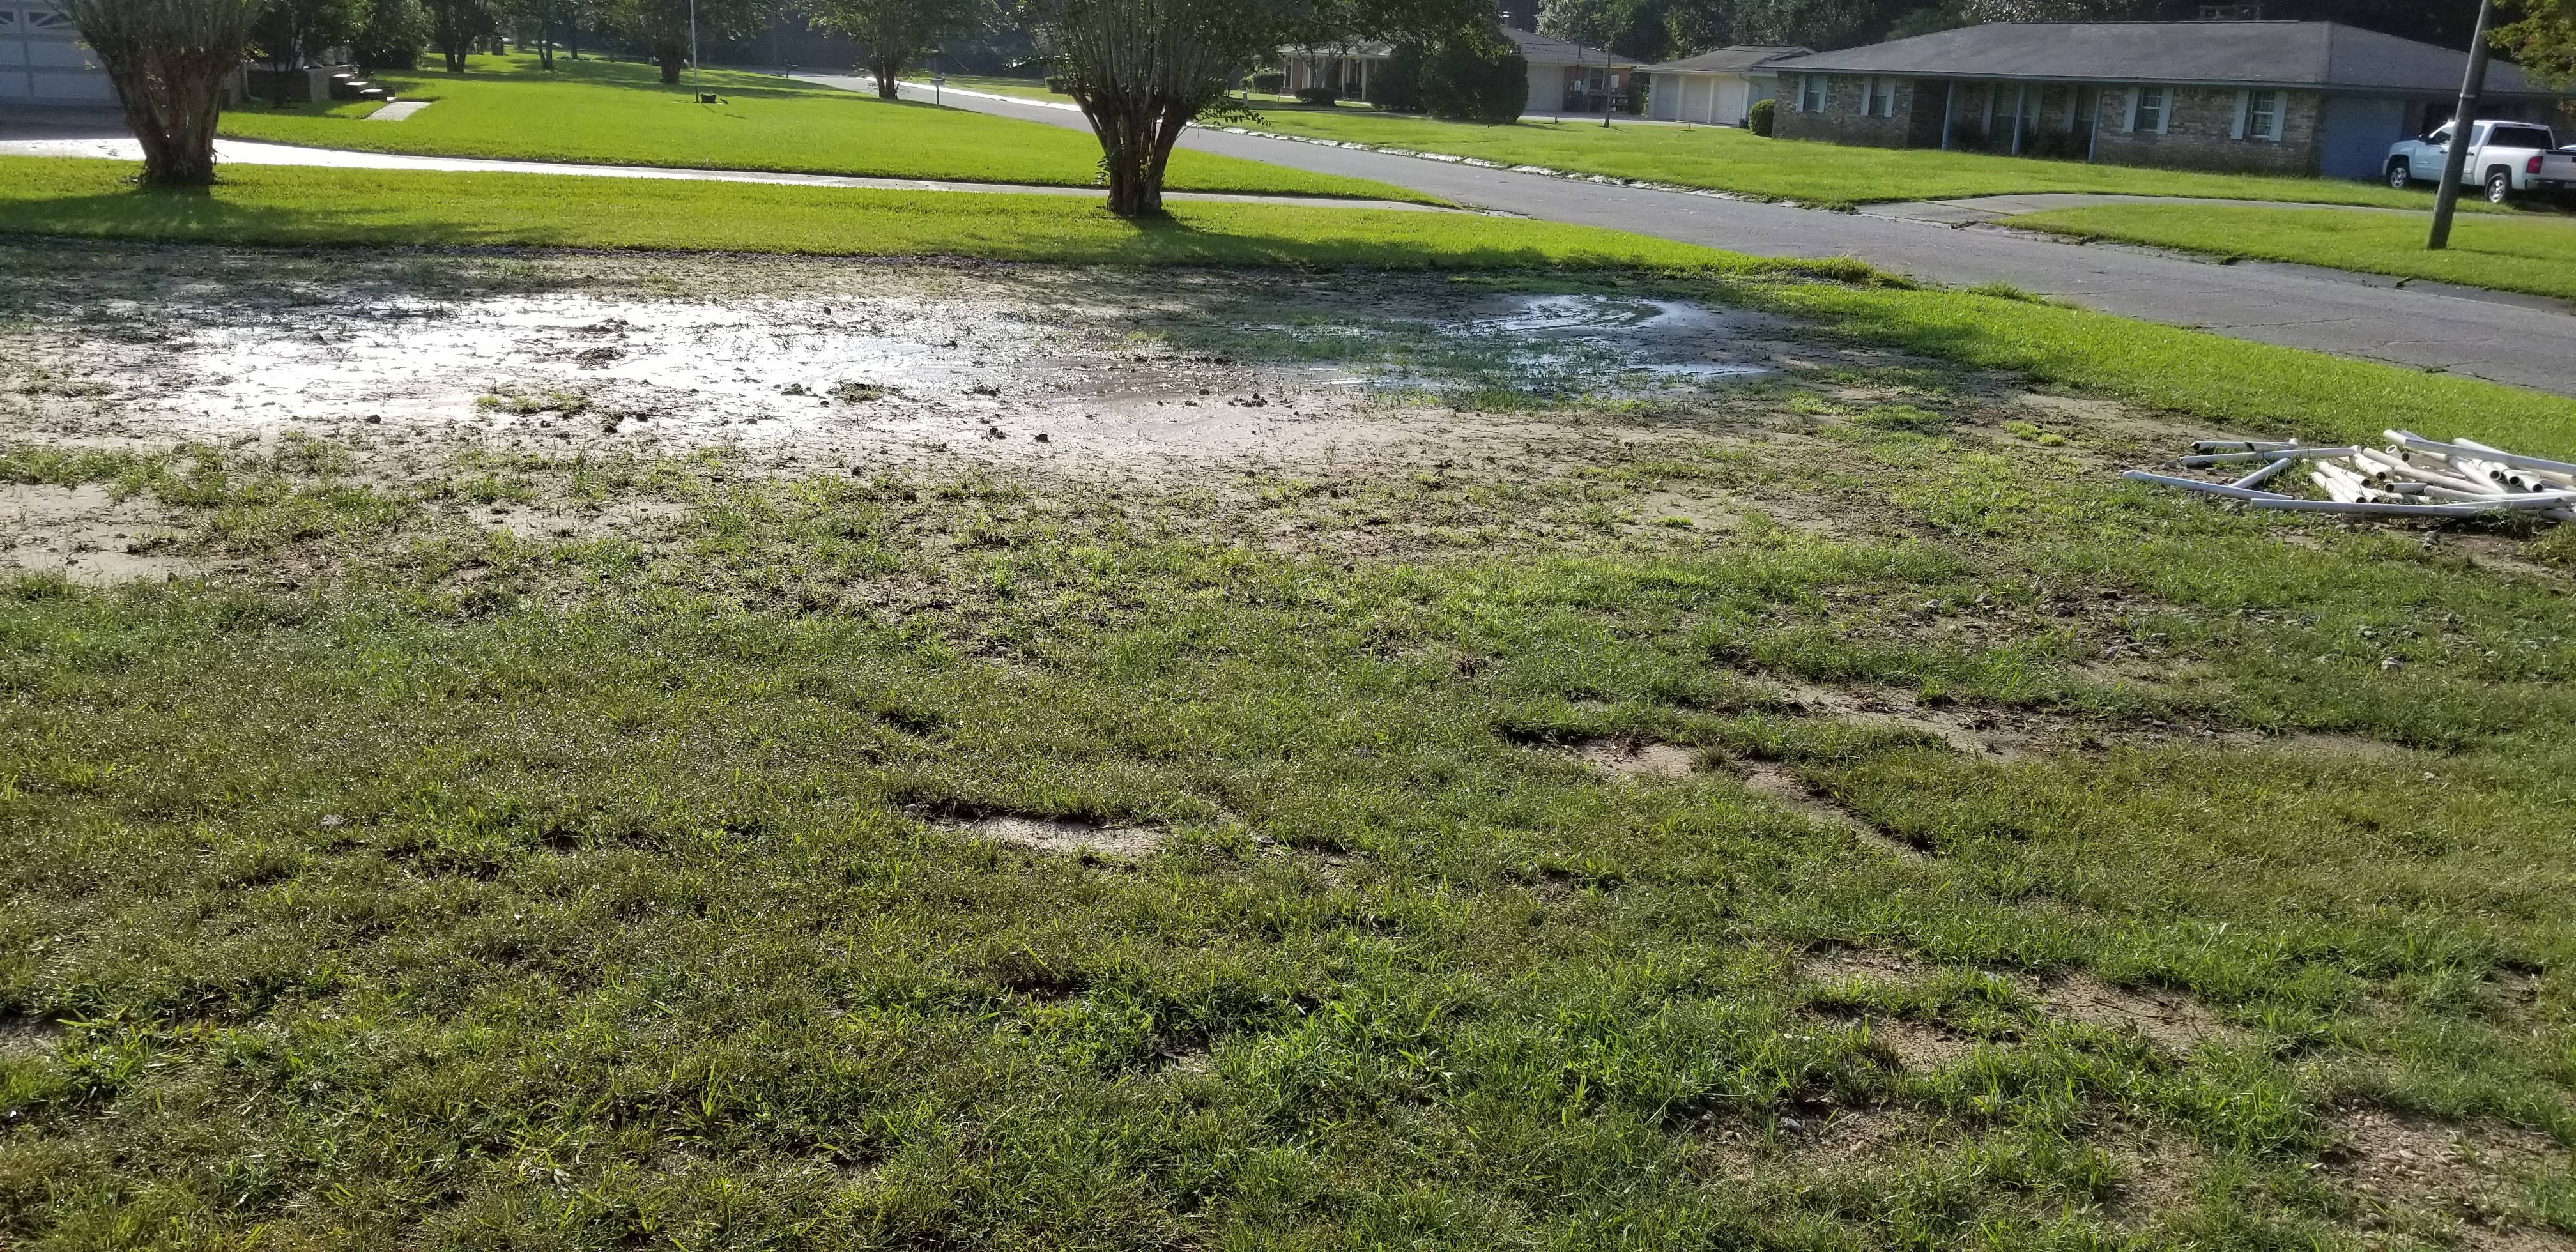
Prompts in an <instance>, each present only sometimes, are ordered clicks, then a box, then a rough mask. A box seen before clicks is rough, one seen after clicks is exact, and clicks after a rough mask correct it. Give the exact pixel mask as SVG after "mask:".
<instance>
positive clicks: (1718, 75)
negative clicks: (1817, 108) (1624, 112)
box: [1637, 44, 1815, 126]
mask: <svg viewBox="0 0 2576 1252" xmlns="http://www.w3.org/2000/svg"><path fill="white" fill-rule="evenodd" d="M1814 51H1815V49H1813V48H1787V47H1779V46H1775V45H1758V44H1739V45H1737V46H1735V47H1732V48H1720V49H1718V50H1717V51H1715V52H1703V53H1701V54H1699V55H1698V56H1695V57H1685V58H1683V59H1681V60H1679V61H1666V62H1664V63H1663V64H1661V65H1646V66H1640V67H1638V69H1637V76H1638V77H1640V78H1643V79H1645V80H1646V110H1647V115H1648V116H1650V117H1653V118H1654V119H1656V120H1657V121H1663V122H1705V123H1707V124H1708V125H1711V126H1742V125H1744V124H1745V122H1746V120H1747V119H1748V118H1749V117H1750V116H1751V114H1752V111H1753V102H1754V101H1756V100H1768V99H1770V98H1772V95H1773V94H1774V91H1775V90H1776V88H1777V86H1778V84H1779V75H1778V74H1777V73H1776V72H1775V71H1773V70H1771V69H1770V68H1768V67H1769V66H1770V65H1771V63H1772V62H1774V61H1781V60H1785V59H1787V58H1789V57H1795V56H1805V55H1808V54H1809V53H1812V52H1814Z"/></svg>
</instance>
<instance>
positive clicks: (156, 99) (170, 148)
mask: <svg viewBox="0 0 2576 1252" xmlns="http://www.w3.org/2000/svg"><path fill="white" fill-rule="evenodd" d="M225 77H226V73H215V74H212V75H208V76H204V77H203V81H186V80H184V79H182V78H181V76H179V75H171V74H167V73H166V71H165V73H164V74H152V73H149V72H138V71H137V70H136V69H135V68H133V67H128V69H127V70H126V72H124V73H118V74H113V75H111V81H112V82H113V83H114V84H115V87H116V96H117V102H118V103H119V104H120V105H121V106H122V107H123V109H124V111H125V124H126V126H127V128H129V129H131V130H132V131H133V132H134V138H135V140H136V142H138V143H140V144H141V145H142V147H143V185H144V186H146V187H172V188H205V187H211V186H213V185H214V182H215V120H216V119H217V118H218V117H220V116H222V113H223V103H224V81H223V80H224V78H225Z"/></svg>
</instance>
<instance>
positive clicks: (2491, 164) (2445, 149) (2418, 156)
mask: <svg viewBox="0 0 2576 1252" xmlns="http://www.w3.org/2000/svg"><path fill="white" fill-rule="evenodd" d="M2450 151H2451V127H2449V126H2447V125H2446V126H2444V127H2442V128H2441V129H2440V130H2437V131H2434V132H2433V133H2432V134H2429V135H2424V136H2420V137H2418V138H2414V139H2404V140H2399V141H2398V142H2396V143H2394V144H2391V145H2389V148H2388V185H2389V186H2391V187H2401V188H2402V187H2411V186H2414V185H2415V184H2417V183H2438V182H2440V181H2442V162H2443V160H2444V158H2446V157H2448V156H2449V155H2450ZM2460 185H2461V186H2463V187H2483V188H2485V189H2486V193H2487V199H2488V200H2489V201H2490V202H2492V203H2495V204H2502V203H2504V202H2505V201H2507V200H2510V199H2512V198H2513V197H2514V196H2515V195H2517V194H2519V193H2523V192H2561V191H2565V190H2567V189H2568V187H2569V186H2571V185H2576V153H2568V152H2561V151H2559V150H2558V137H2557V136H2556V135H2553V134H2551V133H2550V130H2549V128H2548V127H2546V126H2542V125H2540V124H2538V123H2536V122H2478V123H2475V124H2474V125H2472V126H2471V127H2470V128H2469V159H2468V160H2467V161H2466V162H2464V163H2463V164H2462V165H2461V166H2460Z"/></svg>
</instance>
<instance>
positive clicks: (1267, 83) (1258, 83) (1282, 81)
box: [1252, 74, 1288, 96]
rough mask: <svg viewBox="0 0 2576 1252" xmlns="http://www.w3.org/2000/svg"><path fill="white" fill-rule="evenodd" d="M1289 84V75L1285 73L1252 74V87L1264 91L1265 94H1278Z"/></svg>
mask: <svg viewBox="0 0 2576 1252" xmlns="http://www.w3.org/2000/svg"><path fill="white" fill-rule="evenodd" d="M1287 86H1288V76H1287V75H1285V74H1255V75H1253V76H1252V89H1253V90H1254V91H1258V92H1260V93H1262V94H1263V95H1270V96H1275V95H1278V94H1279V93H1280V92H1281V91H1284V90H1286V89H1287Z"/></svg>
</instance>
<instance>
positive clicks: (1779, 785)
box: [1736, 762, 1927, 860]
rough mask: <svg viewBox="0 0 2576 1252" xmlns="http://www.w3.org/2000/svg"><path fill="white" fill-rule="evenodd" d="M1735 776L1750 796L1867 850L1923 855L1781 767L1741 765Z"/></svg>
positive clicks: (1737, 768) (1745, 763)
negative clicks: (1839, 832) (1836, 829)
mask: <svg viewBox="0 0 2576 1252" xmlns="http://www.w3.org/2000/svg"><path fill="white" fill-rule="evenodd" d="M1736 776H1737V777H1739V778H1741V779H1743V780H1744V786H1745V789H1746V790H1748V791H1751V792H1752V793H1753V794H1755V795H1757V796H1760V797H1762V798H1763V799H1765V800H1768V801H1770V802H1772V803H1773V804H1777V805H1779V806H1780V807H1782V808H1784V809H1787V810H1789V811H1790V812H1792V813H1796V814H1799V815H1800V816H1803V817H1812V818H1815V819H1816V820H1818V821H1823V822H1830V823H1832V824H1834V825H1836V826H1840V827H1842V828H1843V829H1845V830H1848V831H1850V832H1851V833H1852V834H1853V835H1854V836H1856V837H1857V838H1859V839H1860V840H1861V842H1863V843H1866V844H1868V845H1870V846H1871V847H1874V848H1878V849H1881V850H1883V851H1886V852H1889V853H1892V854H1894V855H1896V856H1899V857H1904V858H1907V859H1910V860H1920V859H1922V858H1923V857H1924V856H1925V855H1927V854H1926V853H1925V852H1924V851H1923V849H1921V848H1918V847H1915V846H1914V845H1913V844H1910V843H1907V842H1905V841H1904V840H1902V839H1899V838H1897V837H1895V836H1893V835H1890V834H1888V833H1887V832H1886V831H1883V830H1880V829H1879V828H1878V827H1877V825H1876V824H1874V823H1872V822H1871V821H1869V820H1868V819H1867V818H1864V817H1862V816H1861V815H1860V814H1858V813H1854V812H1852V811H1851V810H1850V809H1848V808H1845V807H1843V806H1842V805H1841V804H1839V803H1836V802H1835V801H1834V800H1833V799H1832V798H1831V797H1829V796H1826V795H1823V794H1821V793H1819V792H1818V791H1817V790H1816V789H1815V788H1813V787H1810V786H1808V785H1807V783H1806V780H1805V779H1802V778H1800V777H1798V775H1797V774H1796V773H1795V772H1793V771H1791V770H1790V769H1788V768H1787V767H1785V766H1780V765H1769V764H1762V763H1758V762H1744V763H1740V764H1738V765H1737V766H1736Z"/></svg>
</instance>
